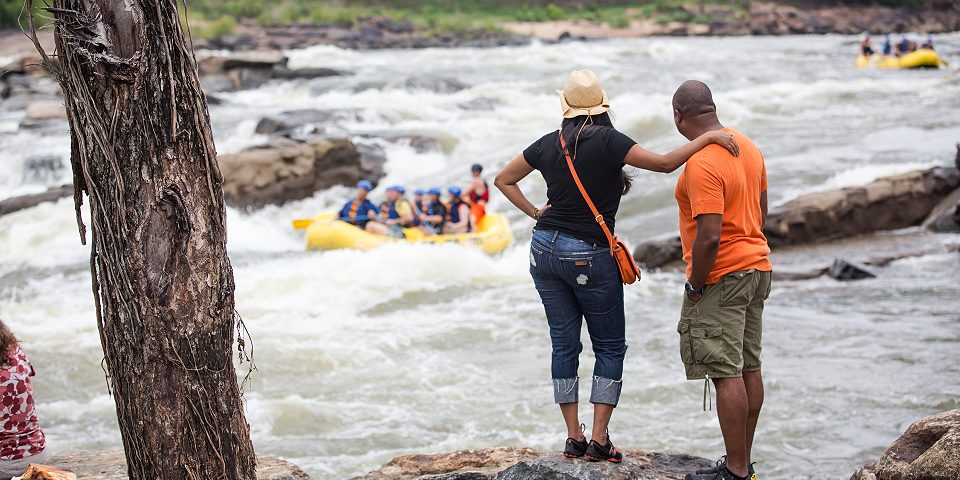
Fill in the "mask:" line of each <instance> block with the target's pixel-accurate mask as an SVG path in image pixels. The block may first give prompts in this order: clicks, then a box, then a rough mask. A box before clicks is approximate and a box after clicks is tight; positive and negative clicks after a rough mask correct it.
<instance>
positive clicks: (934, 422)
mask: <svg viewBox="0 0 960 480" xmlns="http://www.w3.org/2000/svg"><path fill="white" fill-rule="evenodd" d="M957 478H960V409H955V410H949V411H946V412H943V413H939V414H937V415H933V416H930V417H927V418H924V419H922V420H918V421H916V422H914V423H913V424H912V425H910V426H909V427H908V428H907V430H906V431H905V432H903V435H901V436H900V438H898V439H897V440H896V441H894V442H893V444H892V445H890V448H888V449H887V450H886V451H885V452H883V455H881V456H880V460H878V461H877V462H876V463H874V464H870V465H866V466H864V467H862V468H860V469H859V470H857V471H856V472H855V473H854V474H853V476H852V477H850V479H851V480H914V479H924V480H956V479H957Z"/></svg>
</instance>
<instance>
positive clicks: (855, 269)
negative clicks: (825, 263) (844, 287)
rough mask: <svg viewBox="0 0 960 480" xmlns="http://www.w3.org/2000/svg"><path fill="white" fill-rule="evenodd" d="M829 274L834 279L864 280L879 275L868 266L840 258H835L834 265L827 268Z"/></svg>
mask: <svg viewBox="0 0 960 480" xmlns="http://www.w3.org/2000/svg"><path fill="white" fill-rule="evenodd" d="M827 275H829V276H830V278H832V279H834V280H863V279H865V278H876V277H877V276H876V275H874V274H873V273H872V272H870V271H869V270H867V269H866V268H864V267H862V266H860V265H856V264H854V263H851V262H849V261H847V260H843V259H839V258H838V259H836V260H834V261H833V265H830V268H828V269H827Z"/></svg>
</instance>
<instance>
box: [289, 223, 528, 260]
mask: <svg viewBox="0 0 960 480" xmlns="http://www.w3.org/2000/svg"><path fill="white" fill-rule="evenodd" d="M293 228H296V229H305V230H306V233H307V250H337V249H344V248H346V249H357V250H370V249H372V248H376V247H379V246H381V245H383V244H385V243H387V242H403V241H406V242H409V243H432V244H443V243H459V244H462V245H471V246H476V247H479V248H480V249H481V250H483V252H484V253H486V254H489V255H493V254H496V253H500V252H502V251H504V250H506V248H507V247H508V246H510V243H512V242H513V233H512V232H511V231H510V223H509V222H508V221H507V219H506V217H504V216H503V215H501V214H499V213H488V214H486V215H484V217H483V218H482V219H480V223H479V224H478V225H477V231H475V232H470V233H457V234H450V235H430V236H427V235H425V234H424V233H423V232H421V231H420V230H418V229H416V228H405V229H403V235H404V236H405V237H406V238H405V239H400V238H392V237H385V236H382V235H376V234H373V233H370V232H367V231H365V230H361V229H359V228H357V227H356V226H354V225H351V224H349V223H347V222H341V221H340V220H337V214H335V213H321V214H319V215H317V216H316V217H314V218H313V219H311V220H294V221H293Z"/></svg>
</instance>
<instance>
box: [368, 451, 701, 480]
mask: <svg viewBox="0 0 960 480" xmlns="http://www.w3.org/2000/svg"><path fill="white" fill-rule="evenodd" d="M712 464H713V462H711V461H710V460H707V459H705V458H699V457H693V456H690V455H684V454H669V453H658V452H650V451H642V450H636V451H626V452H624V461H623V462H622V463H620V464H613V463H609V462H587V461H585V460H578V459H569V458H564V457H563V455H561V454H559V453H543V452H539V451H537V450H533V449H530V448H503V447H501V448H488V449H481V450H461V451H457V452H450V453H439V454H433V455H405V456H402V457H397V458H395V459H393V460H391V461H390V462H389V463H387V464H386V465H384V466H383V467H381V468H380V469H379V470H376V471H374V472H371V473H369V474H367V475H365V476H363V477H359V478H358V479H357V480H408V479H418V480H545V479H551V480H552V479H556V480H628V479H630V480H633V479H651V480H652V479H665V480H670V479H678V480H679V479H682V478H683V477H684V475H686V474H687V473H691V472H693V471H695V470H697V469H698V468H703V467H707V466H711V465H712Z"/></svg>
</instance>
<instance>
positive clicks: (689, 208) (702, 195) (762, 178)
mask: <svg viewBox="0 0 960 480" xmlns="http://www.w3.org/2000/svg"><path fill="white" fill-rule="evenodd" d="M723 131H725V132H728V133H731V134H733V138H734V139H735V140H736V141H737V145H739V146H740V156H739V157H734V156H733V155H731V154H730V152H728V151H727V150H726V149H725V148H723V147H721V146H719V145H708V146H707V147H705V148H704V149H703V150H700V151H699V152H697V153H695V154H694V155H693V156H692V157H690V160H689V161H688V162H687V165H686V166H685V167H684V169H683V173H681V174H680V178H679V179H678V180H677V188H676V190H675V191H674V196H676V198H677V204H678V205H679V206H680V241H681V243H682V244H683V261H684V262H686V263H687V277H688V278H689V277H690V273H691V272H692V270H693V263H692V259H693V252H692V250H693V239H694V238H696V236H697V216H698V215H702V214H705V213H717V214H721V215H723V229H722V231H721V234H720V248H719V250H718V251H717V261H716V263H714V265H713V270H711V271H710V275H709V276H708V277H707V284H712V283H717V282H718V281H720V279H721V278H722V277H723V276H724V275H726V274H728V273H731V272H736V271H739V270H750V269H754V268H755V269H757V270H762V271H770V270H773V266H772V265H771V264H770V259H769V258H768V256H769V254H770V247H769V246H768V245H767V237H766V236H764V235H763V213H762V212H761V210H760V193H761V192H765V191H766V190H767V169H766V167H765V166H764V164H763V154H762V153H760V149H759V148H757V146H756V145H754V144H753V142H752V141H751V140H750V139H749V138H747V136H746V135H744V134H742V133H740V132H738V131H736V130H733V129H732V128H724V129H723Z"/></svg>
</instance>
